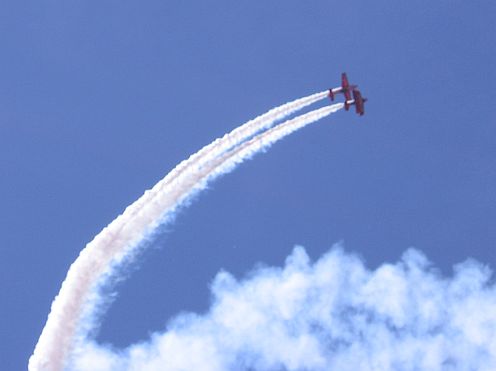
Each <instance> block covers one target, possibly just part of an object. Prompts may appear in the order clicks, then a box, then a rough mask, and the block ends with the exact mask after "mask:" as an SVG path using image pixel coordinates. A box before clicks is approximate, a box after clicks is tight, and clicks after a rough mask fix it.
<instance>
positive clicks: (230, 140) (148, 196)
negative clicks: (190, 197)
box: [123, 90, 328, 220]
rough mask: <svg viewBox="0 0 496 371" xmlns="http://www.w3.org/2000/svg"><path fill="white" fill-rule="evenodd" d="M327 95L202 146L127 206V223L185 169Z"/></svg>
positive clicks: (295, 104)
mask: <svg viewBox="0 0 496 371" xmlns="http://www.w3.org/2000/svg"><path fill="white" fill-rule="evenodd" d="M327 95H328V92H327V90H326V91H323V92H320V93H315V94H311V95H309V96H306V97H303V98H299V99H296V100H294V101H291V102H288V103H285V104H283V105H281V106H279V107H275V108H273V109H271V110H269V111H268V112H266V113H264V114H262V115H260V116H258V117H256V118H254V119H253V120H250V121H248V122H246V123H245V124H243V125H241V126H239V127H237V128H235V129H234V130H232V131H231V132H230V133H227V134H225V135H224V136H223V137H222V138H217V139H215V140H214V141H213V142H212V143H210V144H208V145H206V146H205V147H203V148H202V149H200V150H199V151H198V152H196V153H194V154H193V155H191V156H190V157H189V158H188V159H186V160H184V161H182V162H180V163H179V164H178V165H177V166H176V167H175V168H174V169H172V171H171V172H169V174H167V175H166V176H165V177H164V178H163V179H162V180H161V181H159V182H158V183H157V184H156V185H155V186H154V187H153V188H152V189H150V190H148V191H146V192H145V194H144V195H143V196H142V197H140V198H139V199H138V200H137V201H136V202H134V203H132V204H131V205H130V206H128V207H127V208H126V210H125V211H124V214H123V216H125V217H126V219H127V220H129V219H131V216H132V215H133V214H134V213H135V212H137V211H138V210H141V208H142V207H143V205H144V204H147V203H149V202H151V200H152V199H153V197H154V196H155V195H156V194H159V193H160V192H161V191H162V189H164V187H166V186H167V185H168V184H169V183H170V182H171V181H172V180H173V179H176V178H177V177H178V176H179V175H180V174H181V173H182V172H184V171H185V170H186V169H190V168H191V167H192V166H195V167H197V168H199V167H201V166H203V165H204V164H205V163H206V162H208V161H210V160H211V159H212V158H215V157H217V156H219V155H220V154H222V153H223V152H225V151H228V150H229V149H231V148H234V147H235V146H236V145H238V144H239V143H241V142H243V141H245V140H247V139H249V138H251V137H252V136H254V135H255V134H257V133H258V132H260V131H263V130H266V129H268V128H270V127H271V126H273V125H274V124H275V123H276V122H277V121H279V120H282V119H284V118H286V117H288V116H290V115H292V114H294V113H295V112H297V111H299V110H301V109H303V108H305V107H307V106H309V105H311V104H314V103H316V102H318V101H320V100H322V99H324V98H326V97H327Z"/></svg>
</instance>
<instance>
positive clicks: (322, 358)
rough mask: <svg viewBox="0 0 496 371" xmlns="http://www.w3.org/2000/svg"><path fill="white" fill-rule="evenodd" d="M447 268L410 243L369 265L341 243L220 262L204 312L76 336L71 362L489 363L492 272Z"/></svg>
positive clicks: (495, 315) (495, 348)
mask: <svg viewBox="0 0 496 371" xmlns="http://www.w3.org/2000/svg"><path fill="white" fill-rule="evenodd" d="M199 247H200V246H199ZM453 272H454V273H453V276H452V277H443V276H441V274H440V273H439V271H438V270H437V269H435V268H434V267H432V265H431V264H430V263H429V261H428V260H427V258H426V257H425V256H424V255H423V254H422V253H420V252H419V251H417V250H414V249H409V250H407V251H406V252H405V253H404V254H403V256H402V258H401V260H400V261H399V262H397V263H394V264H383V265H381V266H380V267H378V268H377V269H375V270H369V269H367V267H365V265H364V264H363V262H362V261H361V260H360V259H359V258H358V257H357V256H354V255H352V254H348V253H345V252H344V251H343V249H342V248H341V247H340V246H335V247H334V248H333V249H331V251H329V252H328V253H326V254H325V255H324V256H322V257H321V258H320V259H319V260H317V261H316V262H314V263H312V262H311V261H310V259H309V257H308V255H307V254H306V252H305V250H304V249H303V248H302V247H297V248H295V249H294V251H293V253H292V254H291V255H290V256H289V257H288V258H287V259H286V264H285V266H284V267H283V268H279V267H271V268H269V267H267V268H262V269H258V270H256V271H254V272H252V273H250V274H249V275H248V276H247V277H248V278H247V279H244V280H239V281H238V280H236V279H235V278H234V277H233V276H232V275H230V274H229V273H227V272H220V273H219V274H218V275H217V277H216V278H215V280H214V282H213V284H212V288H211V291H212V301H211V302H212V305H211V307H210V310H209V311H208V312H207V313H206V314H204V315H197V314H193V313H190V314H182V315H180V316H178V317H177V318H175V319H174V320H173V321H171V322H170V323H169V324H168V326H167V330H166V331H164V332H163V333H155V334H153V335H152V336H151V337H150V339H149V341H147V342H143V343H140V344H136V345H132V346H130V347H129V348H127V349H124V350H119V351H118V352H116V351H115V350H112V349H108V348H107V347H105V346H102V345H98V344H95V343H94V342H91V341H90V342H87V343H85V344H84V347H83V348H81V349H79V350H78V352H77V354H76V357H75V362H74V364H73V368H71V370H74V371H76V370H77V371H88V370H91V371H115V370H119V371H123V370H128V371H138V370H139V371H157V370H160V371H180V370H202V371H232V370H236V371H249V370H257V371H270V370H281V371H282V370H285V371H298V370H313V371H328V370H340V371H356V370H363V371H379V370H380V371H416V370H429V371H442V370H447V371H448V370H449V371H466V370H478V371H494V370H496V286H495V284H494V281H492V280H491V276H492V274H491V273H492V272H491V271H490V270H489V269H488V268H487V267H486V266H484V265H482V264H480V263H477V262H475V261H470V260H469V261H466V262H464V263H462V264H458V265H457V266H455V267H454V269H453Z"/></svg>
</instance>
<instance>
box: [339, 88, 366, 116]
mask: <svg viewBox="0 0 496 371" xmlns="http://www.w3.org/2000/svg"><path fill="white" fill-rule="evenodd" d="M366 101H367V98H364V97H362V93H360V90H358V89H353V99H348V100H346V101H345V102H344V109H345V110H346V111H348V110H349V109H350V106H353V105H355V109H356V113H358V114H359V115H360V116H363V114H364V113H365V102H366Z"/></svg>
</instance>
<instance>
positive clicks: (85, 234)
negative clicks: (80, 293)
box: [0, 0, 496, 369]
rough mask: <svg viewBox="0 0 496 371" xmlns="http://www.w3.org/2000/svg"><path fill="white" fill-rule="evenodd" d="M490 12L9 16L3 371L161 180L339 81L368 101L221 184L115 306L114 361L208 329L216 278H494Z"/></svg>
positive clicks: (479, 8) (281, 10)
mask: <svg viewBox="0 0 496 371" xmlns="http://www.w3.org/2000/svg"><path fill="white" fill-rule="evenodd" d="M495 14H496V5H494V3H493V2H491V1H488V0H487V1H483V0H481V1H477V2H475V3H474V2H471V3H468V2H463V1H449V2H448V1H439V2H428V1H423V0H420V1H415V2H396V3H394V4H392V3H391V2H386V1H375V2H373V3H371V2H367V1H355V2H353V3H342V2H336V3H330V2H328V1H314V2H312V3H311V4H308V3H304V2H301V1H287V2H284V3H281V2H246V3H242V2H236V3H233V2H230V1H219V2H216V3H215V5H213V4H207V3H202V2H191V1H181V2H180V1H169V2H161V1H148V2H146V3H143V2H130V1H124V2H122V1H121V2H117V1H104V2H102V1H99V2H96V1H86V2H81V1H77V2H71V3H63V2H58V1H47V2H44V3H39V2H38V3H34V2H29V1H15V2H14V1H5V2H3V3H2V4H1V5H0V20H1V21H0V30H1V32H0V44H1V45H2V58H1V66H2V68H0V81H1V84H0V158H1V159H2V160H1V161H0V164H1V166H2V167H1V170H2V174H3V176H2V181H1V182H0V192H1V193H0V194H1V195H2V204H3V207H2V211H3V212H2V214H1V215H2V223H0V225H1V227H0V228H1V236H2V243H1V245H0V274H1V285H2V286H1V290H0V292H1V295H2V303H3V305H2V307H3V308H2V313H3V314H4V315H3V316H2V317H3V320H2V322H1V325H0V326H1V328H0V333H1V334H2V336H1V342H2V343H1V344H0V349H1V351H0V357H1V363H2V364H3V365H4V367H6V369H23V368H25V365H26V362H27V359H28V357H29V355H30V354H31V352H32V349H33V347H34V345H35V344H36V341H37V339H38V336H39V334H40V332H41V329H42V328H43V325H44V323H45V320H46V316H47V314H48V311H49V308H50V303H51V302H52V300H53V297H54V296H55V295H56V293H57V292H58V290H59V287H60V284H61V282H62V280H63V279H64V277H65V274H66V272H67V269H68V267H69V265H70V264H71V262H72V261H74V259H75V258H76V257H77V255H78V253H79V251H80V250H81V249H82V248H83V247H84V245H85V244H86V243H87V242H88V241H89V240H91V239H92V237H93V236H94V235H95V234H97V233H98V232H99V231H100V230H101V229H102V228H103V227H104V226H105V225H107V224H108V223H109V222H110V221H112V219H113V218H114V217H115V216H117V215H118V214H119V213H120V212H122V210H123V209H124V208H125V207H126V206H127V205H128V204H130V203H131V202H132V201H134V200H135V199H136V198H138V197H139V196H140V195H141V194H142V193H143V191H144V190H145V189H147V188H150V187H151V186H152V185H153V184H154V183H155V182H156V181H158V180H159V179H161V178H162V177H163V176H164V175H165V174H166V173H167V172H168V171H169V170H170V169H172V168H173V167H174V166H175V164H177V163H178V162H179V161H181V160H182V159H184V158H186V157H187V156H189V155H190V154H191V153H193V152H195V151H196V150H197V149H199V148H201V147H202V146H203V145H205V144H207V143H209V142H210V141H211V140H213V139H214V138H216V137H218V136H221V135H222V134H223V133H224V132H226V131H229V130H231V129H232V128H234V127H236V126H237V125H239V124H241V123H243V122H245V121H247V120H248V119H250V118H252V117H255V116H257V115H258V114H260V113H262V112H264V111H266V110H267V109H269V108H271V107H273V106H276V105H279V104H281V103H283V102H286V101H288V100H291V99H294V98H297V97H300V96H304V95H307V94H310V93H312V92H316V91H321V90H324V89H326V88H328V87H334V86H336V85H337V84H338V79H339V75H340V73H341V72H342V71H347V72H348V75H349V77H350V80H352V81H353V82H356V83H358V84H359V85H360V87H361V89H362V92H363V94H364V95H365V96H367V97H368V98H369V102H368V103H367V107H366V109H367V113H366V115H365V116H364V117H361V118H359V117H356V116H355V115H354V114H351V113H345V112H339V113H337V114H335V115H333V116H332V117H330V118H326V119H324V120H322V121H321V122H319V123H317V124H314V125H312V126H311V127H309V128H305V129H304V130H302V131H300V132H298V133H296V134H295V135H292V136H291V137H289V138H287V139H285V140H284V141H282V142H281V143H278V144H277V145H275V146H274V147H273V148H272V149H271V150H270V151H268V152H267V153H265V154H263V155H259V156H257V157H256V158H255V159H254V160H252V161H250V162H248V163H246V164H243V166H242V167H240V168H239V169H238V170H236V171H235V172H234V173H232V174H229V175H228V176H225V177H223V178H222V179H220V180H219V181H217V182H216V183H215V184H213V185H212V186H211V188H210V189H209V190H208V191H207V192H205V193H204V194H202V195H201V196H200V197H199V198H198V199H196V201H195V202H194V203H193V204H192V205H191V207H189V208H188V209H186V210H184V211H183V212H182V213H181V215H180V216H179V218H178V219H177V221H176V222H175V223H174V225H172V226H170V227H168V231H167V232H166V233H163V234H162V235H161V236H160V237H159V238H158V239H157V241H156V242H155V244H154V247H156V248H153V249H151V250H150V251H148V252H147V253H146V254H145V256H144V257H143V258H142V259H141V260H140V262H139V269H136V270H135V271H134V272H133V273H132V274H131V275H130V277H129V279H128V280H127V281H126V282H125V283H123V284H121V285H120V286H119V297H118V299H117V300H116V302H115V303H114V305H113V306H112V307H111V308H110V310H109V311H108V313H107V315H106V317H105V319H104V320H103V323H102V328H101V333H100V335H99V337H98V339H99V340H100V341H102V342H110V343H112V344H115V345H116V346H118V347H123V346H126V345H129V344H131V343H134V342H136V341H138V340H143V339H146V338H147V337H148V333H149V332H150V331H154V330H159V329H162V328H163V327H164V324H165V323H166V321H167V319H169V318H171V317H172V316H174V315H175V314H177V313H178V312H180V311H185V310H187V311H199V312H202V311H205V310H206V309H207V308H208V306H209V302H210V299H209V289H208V286H209V284H210V283H211V282H212V280H213V278H214V276H215V274H216V273H217V272H218V271H219V270H220V269H226V270H228V271H230V272H232V273H233V274H234V275H236V276H238V277H239V276H243V274H244V272H246V271H248V270H250V269H251V268H252V267H253V266H254V265H255V264H257V263H259V262H261V263H263V264H267V265H282V264H283V262H284V259H285V257H286V256H288V255H289V253H290V252H291V250H292V249H293V247H294V245H295V244H300V245H303V246H304V247H305V248H306V250H307V252H308V254H309V255H310V256H311V257H312V258H314V259H317V258H318V257H319V256H321V255H322V254H323V253H324V252H326V251H327V250H328V249H329V248H330V247H331V245H332V244H334V243H335V242H337V241H344V246H345V249H346V250H347V251H353V252H356V253H358V254H359V255H361V256H362V257H363V259H364V260H365V262H366V265H367V266H368V267H369V268H371V269H373V268H375V267H377V266H378V265H380V264H381V263H383V262H395V261H397V260H398V259H399V258H400V257H401V255H402V254H403V252H404V251H405V250H406V249H407V248H409V247H412V246H413V247H416V248H417V249H419V250H421V251H423V252H424V253H425V254H426V256H427V257H428V258H429V259H430V260H431V261H432V262H433V263H434V265H435V266H437V267H438V268H439V269H440V270H441V271H442V272H443V273H445V274H447V275H449V274H451V267H452V266H453V264H455V263H458V262H461V261H463V260H465V259H466V258H468V257H472V258H475V259H477V260H478V261H480V262H482V263H484V264H487V265H489V266H491V267H495V266H496V252H495V248H496V246H495V244H494V241H495V240H496V227H495V226H494V220H496V193H495V192H494V189H496V170H495V169H496V167H495V166H494V165H495V163H494V158H495V157H496V146H495V145H494V138H495V137H496V128H495V125H494V122H495V118H496V108H495V105H494V101H493V99H494V98H493V90H494V86H495V85H496V84H495V83H496V73H495V71H494V68H493V66H494V65H496V50H495V47H494V35H495V34H496V25H495V24H494V15H495Z"/></svg>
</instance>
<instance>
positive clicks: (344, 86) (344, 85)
mask: <svg viewBox="0 0 496 371" xmlns="http://www.w3.org/2000/svg"><path fill="white" fill-rule="evenodd" d="M357 86H358V85H350V84H349V82H348V77H347V76H346V73H344V72H343V73H342V74H341V86H340V87H339V88H334V89H329V98H330V99H331V100H334V98H335V97H336V94H341V93H342V94H344V98H345V100H347V101H348V100H351V92H352V91H353V90H354V89H356V88H357Z"/></svg>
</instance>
